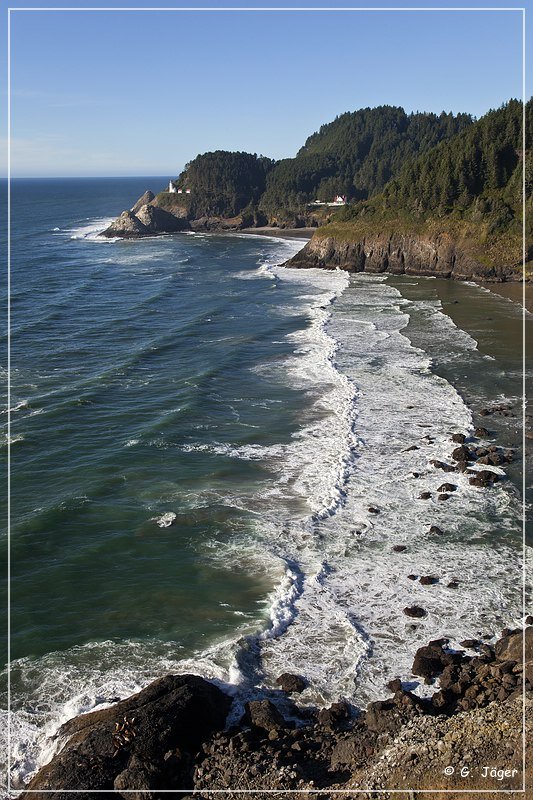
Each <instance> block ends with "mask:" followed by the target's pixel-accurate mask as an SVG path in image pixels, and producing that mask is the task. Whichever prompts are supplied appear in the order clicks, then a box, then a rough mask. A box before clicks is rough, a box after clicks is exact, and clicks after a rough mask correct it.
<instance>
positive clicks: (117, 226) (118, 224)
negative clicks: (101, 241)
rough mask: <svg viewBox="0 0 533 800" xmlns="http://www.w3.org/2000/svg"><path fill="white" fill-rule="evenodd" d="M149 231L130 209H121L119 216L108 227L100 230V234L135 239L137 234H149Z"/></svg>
mask: <svg viewBox="0 0 533 800" xmlns="http://www.w3.org/2000/svg"><path fill="white" fill-rule="evenodd" d="M150 233H151V231H150V230H149V229H148V228H147V227H146V225H143V223H142V222H141V221H140V219H138V218H137V217H136V216H135V214H133V213H132V212H131V211H123V212H122V214H121V215H120V217H117V218H116V220H115V221H114V222H112V223H111V225H110V226H109V228H106V229H105V231H102V233H101V234H100V236H107V237H108V238H109V239H113V238H115V237H116V236H119V237H120V238H122V239H137V238H139V236H149V235H150Z"/></svg>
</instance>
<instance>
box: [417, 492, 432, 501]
mask: <svg viewBox="0 0 533 800" xmlns="http://www.w3.org/2000/svg"><path fill="white" fill-rule="evenodd" d="M430 497H431V492H421V493H420V494H419V495H418V499H419V500H429V498H430Z"/></svg>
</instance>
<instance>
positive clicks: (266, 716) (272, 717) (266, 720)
mask: <svg viewBox="0 0 533 800" xmlns="http://www.w3.org/2000/svg"><path fill="white" fill-rule="evenodd" d="M245 712H246V713H245V716H244V718H245V721H246V722H247V723H248V724H250V725H251V726H252V727H253V728H259V729H260V730H264V731H266V732H267V733H270V731H273V730H280V729H283V728H286V727H287V722H286V720H285V719H284V718H283V717H282V715H281V713H280V712H279V711H278V709H277V708H276V706H275V705H274V703H271V702H270V700H250V702H249V703H246V706H245Z"/></svg>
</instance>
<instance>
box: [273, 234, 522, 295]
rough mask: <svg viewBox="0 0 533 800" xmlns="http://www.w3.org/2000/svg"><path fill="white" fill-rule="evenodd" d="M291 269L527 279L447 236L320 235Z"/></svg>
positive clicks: (293, 260) (516, 269)
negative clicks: (356, 236)
mask: <svg viewBox="0 0 533 800" xmlns="http://www.w3.org/2000/svg"><path fill="white" fill-rule="evenodd" d="M286 266H290V267H297V268H307V269H308V268H313V267H315V268H320V269H336V268H340V269H344V270H347V271H348V272H370V273H383V272H387V273H390V274H392V275H422V276H435V277H438V278H453V279H455V280H461V281H465V280H475V281H485V282H487V283H491V282H495V283H500V282H505V281H521V280H523V271H522V267H521V265H520V266H516V265H512V264H508V265H504V264H502V265H500V266H498V267H495V266H492V265H488V264H484V263H483V262H482V261H481V260H480V259H479V258H478V257H475V256H473V255H472V254H470V253H469V252H468V250H467V249H466V248H464V247H462V246H461V244H460V243H458V242H457V241H454V239H453V238H452V237H451V236H449V235H447V234H445V233H441V234H438V235H435V236H429V235H414V234H411V235H408V234H399V233H398V234H394V233H393V234H389V233H381V234H374V235H366V236H361V237H360V238H358V239H357V238H354V239H353V240H350V239H347V238H337V237H335V236H327V235H320V234H319V235H315V236H313V238H312V239H311V241H309V242H308V243H307V244H306V246H305V247H304V248H303V249H302V250H300V252H299V253H296V255H295V256H293V257H292V258H291V259H290V260H289V261H288V262H287V264H286Z"/></svg>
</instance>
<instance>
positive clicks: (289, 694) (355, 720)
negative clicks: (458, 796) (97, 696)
mask: <svg viewBox="0 0 533 800" xmlns="http://www.w3.org/2000/svg"><path fill="white" fill-rule="evenodd" d="M532 621H533V620H532V619H531V618H528V619H527V620H526V626H525V627H524V628H520V629H516V630H513V631H509V630H505V631H503V632H502V633H503V636H502V638H500V639H499V640H498V641H497V642H496V643H495V644H494V645H489V644H487V643H484V642H481V641H477V640H466V641H464V642H462V645H461V646H462V647H463V648H464V649H462V650H453V649H451V648H450V647H449V646H448V641H447V640H446V639H440V640H437V641H433V642H429V644H428V645H427V646H425V647H421V648H420V649H419V650H418V651H417V653H416V654H415V658H414V661H413V666H412V674H413V681H414V682H417V681H418V682H421V681H424V684H426V685H427V686H428V687H431V688H432V690H433V693H432V694H430V693H429V692H428V693H427V695H425V696H422V697H421V696H418V695H417V694H414V693H413V692H412V691H411V688H412V686H413V682H411V683H409V684H403V683H402V682H401V681H400V680H399V679H397V680H394V681H391V682H390V683H389V685H388V689H389V697H387V699H385V700H382V701H377V702H373V703H370V704H369V705H368V707H367V708H366V710H363V711H362V710H359V709H355V708H353V707H352V706H350V704H349V703H347V702H345V701H341V702H337V703H334V704H333V705H332V706H331V707H329V708H323V709H320V710H318V709H316V708H312V707H311V708H310V707H300V706H298V704H297V700H296V699H295V698H297V695H298V693H299V692H300V691H302V689H303V688H304V683H303V681H302V679H301V678H299V676H297V675H290V674H285V675H281V676H280V677H279V678H278V684H279V686H280V688H279V691H277V692H275V691H270V692H268V693H267V692H265V696H264V697H262V698H259V699H254V700H250V701H249V702H247V703H246V705H245V707H244V714H243V715H242V717H241V719H240V720H239V722H238V723H237V724H234V725H231V727H229V728H227V727H225V725H226V720H227V717H228V712H229V711H230V708H231V706H232V702H234V703H235V702H238V699H234V700H233V701H232V699H231V698H230V696H229V694H228V693H227V692H226V691H225V690H224V689H225V687H224V688H222V689H221V688H219V687H217V686H215V685H213V684H212V683H209V682H208V681H206V680H204V679H203V678H200V677H198V676H195V675H167V676H166V677H164V678H161V679H159V680H157V681H155V682H154V683H152V684H150V685H149V686H148V687H147V688H146V689H143V690H142V691H141V692H139V693H138V694H136V695H133V696H132V697H129V698H127V699H126V700H122V701H120V702H119V703H116V704H115V705H113V706H111V707H110V708H107V709H104V710H102V711H95V712H92V713H89V714H84V715H82V716H80V717H76V718H75V719H73V720H70V721H69V722H67V723H66V724H65V725H63V727H62V728H61V729H60V731H59V733H58V738H59V739H60V740H62V741H64V742H65V744H64V745H63V748H62V749H61V751H60V752H59V753H58V754H57V755H56V756H55V757H54V758H53V759H52V760H51V762H50V763H49V764H47V765H46V766H44V767H43V768H42V769H41V770H40V771H39V772H38V774H37V775H36V776H35V777H34V778H33V780H32V781H31V782H30V783H29V785H28V786H27V787H26V788H27V789H28V790H31V793H30V792H24V793H23V795H22V797H23V798H24V800H30V798H31V797H33V798H37V799H38V800H41V799H42V800H44V798H45V797H48V798H57V800H59V798H60V797H63V796H64V794H63V793H64V792H65V791H67V796H68V790H69V789H70V790H77V793H76V797H78V798H83V799H84V800H89V798H91V797H94V795H93V794H92V793H93V792H94V791H95V790H99V791H102V790H103V792H104V793H103V794H101V795H99V796H101V797H104V798H105V797H110V798H111V797H112V796H115V797H116V796H117V795H118V796H119V797H125V798H130V800H131V798H135V799H137V798H139V800H140V798H145V800H147V799H148V800H150V799H151V800H157V798H162V797H164V796H165V795H164V794H161V793H160V791H161V790H162V789H166V790H169V789H171V790H176V791H177V792H178V791H179V792H181V793H182V796H183V794H185V796H186V795H187V793H191V794H192V793H193V792H194V794H195V795H196V796H198V797H205V798H208V797H210V796H211V793H212V790H215V789H216V790H232V789H235V790H237V789H238V790H240V791H241V792H242V791H243V790H250V791H254V792H258V791H259V793H260V790H268V789H270V790H272V789H275V790H278V791H284V790H289V789H290V790H298V791H301V792H306V793H310V792H313V793H320V794H322V796H324V797H328V796H329V795H328V791H331V790H334V789H343V790H349V789H358V790H365V793H364V794H363V795H362V796H363V797H371V796H373V795H372V791H373V790H376V789H390V791H391V792H393V790H394V789H403V788H412V789H417V788H423V787H424V786H429V787H430V788H432V789H433V788H434V789H441V788H447V789H457V790H458V791H459V790H460V789H464V788H466V787H468V788H483V789H498V790H501V789H516V790H519V789H520V788H521V785H522V779H523V774H522V764H521V761H522V746H521V730H522V705H523V700H524V696H523V690H524V689H525V709H526V712H527V715H528V724H529V722H530V719H529V718H530V713H531V709H532V707H533V695H532V688H533V626H531V624H527V623H531V622H532ZM467 651H468V652H467ZM435 689H436V691H435ZM267 694H268V696H267ZM451 768H453V774H450V775H449V776H448V777H447V775H448V773H451ZM445 769H447V772H446V773H445V772H444V770H445ZM487 770H488V772H487V774H485V772H486V771H487ZM466 777H469V780H468V781H466ZM54 790H58V791H54ZM59 790H62V791H63V793H60V792H59ZM80 790H81V791H80ZM83 790H85V791H83ZM106 790H108V792H106ZM367 792H368V793H367ZM230 794H231V791H230ZM73 796H74V795H73ZM213 796H214V795H213ZM265 796H266V794H265ZM348 796H350V794H349V793H348ZM354 796H359V797H361V794H358V795H354ZM385 796H389V795H388V794H387V795H385ZM390 796H393V795H390ZM448 796H449V795H448ZM452 796H453V795H452Z"/></svg>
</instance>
